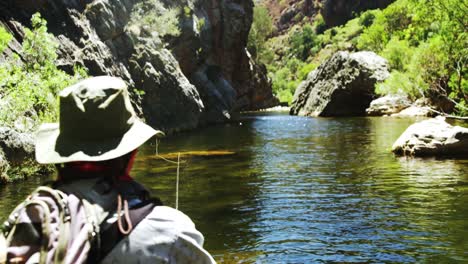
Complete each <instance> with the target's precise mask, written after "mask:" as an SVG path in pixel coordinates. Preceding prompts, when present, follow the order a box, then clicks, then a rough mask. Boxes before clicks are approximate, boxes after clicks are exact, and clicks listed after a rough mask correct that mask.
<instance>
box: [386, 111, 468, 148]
mask: <svg viewBox="0 0 468 264" xmlns="http://www.w3.org/2000/svg"><path fill="white" fill-rule="evenodd" d="M392 151H393V152H394V153H395V154H397V155H406V156H458V155H465V157H466V155H468V128H464V127H460V126H452V125H450V124H448V123H447V122H445V120H444V118H440V117H437V118H432V119H429V120H425V121H421V122H418V123H415V124H413V125H411V126H410V127H408V129H406V131H405V132H404V133H403V134H402V135H401V136H400V137H399V138H398V139H397V141H396V142H395V143H394V144H393V146H392Z"/></svg>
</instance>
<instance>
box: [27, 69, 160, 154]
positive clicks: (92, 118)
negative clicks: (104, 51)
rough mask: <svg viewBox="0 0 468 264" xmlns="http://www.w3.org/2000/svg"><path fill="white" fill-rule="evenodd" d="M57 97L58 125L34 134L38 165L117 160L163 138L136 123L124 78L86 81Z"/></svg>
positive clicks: (66, 89) (141, 124) (103, 78)
mask: <svg viewBox="0 0 468 264" xmlns="http://www.w3.org/2000/svg"><path fill="white" fill-rule="evenodd" d="M59 96H60V120H59V123H53V124H43V125H42V126H41V127H40V128H39V131H38V132H37V134H36V136H37V137H36V160H37V161H38V162H39V163H64V162H72V161H102V160H109V159H114V158H117V157H120V156H122V155H125V154H127V153H129V152H131V151H133V150H134V149H136V148H138V147H139V146H140V145H142V144H143V143H145V142H146V141H147V140H148V139H150V138H151V137H153V136H154V135H159V136H161V135H164V133H163V132H161V131H158V130H154V129H153V128H152V127H150V126H148V125H146V124H145V123H143V122H142V121H140V120H139V119H138V118H137V116H136V114H135V111H134V110H133V107H132V105H131V103H130V97H129V94H128V90H127V86H126V84H125V82H124V81H123V80H122V79H120V78H116V77H109V76H100V77H93V78H88V79H86V80H83V81H81V82H79V83H77V84H75V85H73V86H70V87H68V88H65V89H64V90H63V91H61V92H60V94H59Z"/></svg>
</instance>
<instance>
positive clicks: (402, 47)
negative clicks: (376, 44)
mask: <svg viewBox="0 0 468 264" xmlns="http://www.w3.org/2000/svg"><path fill="white" fill-rule="evenodd" d="M381 55H382V56H383V57H384V58H386V59H387V60H388V62H389V64H390V68H391V69H393V70H397V71H403V70H405V68H406V67H407V65H408V64H409V62H410V61H411V58H412V55H413V49H412V48H411V47H410V46H409V44H408V41H406V40H399V39H398V38H396V37H393V38H392V39H391V40H390V41H389V42H388V44H387V45H386V46H385V48H384V50H383V51H382V52H381Z"/></svg>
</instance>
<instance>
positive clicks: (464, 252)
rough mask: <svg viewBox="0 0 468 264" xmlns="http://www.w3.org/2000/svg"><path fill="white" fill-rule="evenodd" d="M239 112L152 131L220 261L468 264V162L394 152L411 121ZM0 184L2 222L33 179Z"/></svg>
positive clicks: (146, 170) (150, 167)
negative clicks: (190, 127) (220, 121)
mask: <svg viewBox="0 0 468 264" xmlns="http://www.w3.org/2000/svg"><path fill="white" fill-rule="evenodd" d="M414 121H415V120H414V119H397V118H385V117H380V118H336V119H333V118H306V117H296V116H288V115H282V114H277V113H269V114H266V113H263V114H246V115H243V116H241V117H240V118H239V120H238V121H237V122H234V123H231V124H227V125H219V126H213V127H208V128H204V129H200V130H197V131H194V132H187V133H181V134H179V135H177V136H173V137H169V138H167V139H163V140H162V142H160V144H158V153H159V154H161V155H163V156H165V157H166V158H169V159H172V160H175V159H177V157H176V155H175V154H174V153H177V152H179V151H180V152H182V153H184V152H188V151H192V152H193V151H215V152H202V153H196V154H197V155H192V156H182V158H181V161H182V163H181V167H180V183H179V186H180V187H179V188H180V189H179V209H180V210H182V211H183V212H185V213H186V214H188V215H189V216H190V217H192V219H193V220H194V222H195V223H196V225H197V227H198V229H199V230H201V231H202V232H203V233H204V235H205V239H206V242H205V247H206V248H207V249H208V250H209V251H210V252H211V253H212V254H213V255H214V257H215V259H216V260H217V261H218V262H219V263H252V262H257V263H324V262H386V263H388V262H393V263H398V262H399V263H401V262H405V263H409V262H435V263H454V262H467V261H468V221H467V219H468V206H466V205H467V204H468V158H467V159H457V160H455V159H432V158H429V159H418V158H416V159H412V158H409V159H407V158H398V157H395V156H394V155H393V154H392V153H391V151H390V148H391V145H392V144H393V142H394V141H395V140H396V139H397V138H398V136H399V135H400V134H401V133H402V132H403V131H404V130H405V129H406V128H407V127H408V126H409V125H410V124H412V123H413V122H414ZM155 149H156V148H155V143H154V142H151V143H149V144H146V145H145V146H144V147H143V148H142V149H141V150H140V153H139V156H138V159H137V161H136V163H135V168H134V170H133V175H134V177H135V178H136V179H137V180H139V181H141V182H143V183H144V184H145V185H146V186H147V187H148V188H150V189H151V191H152V192H153V194H154V195H157V196H159V197H160V198H161V199H162V200H163V202H165V203H166V204H167V205H171V206H174V205H175V200H176V195H175V193H176V192H175V190H176V170H177V168H176V165H174V164H172V163H168V162H166V161H163V160H162V159H160V158H158V157H156V156H155ZM47 179H48V178H42V179H37V178H36V179H30V180H28V181H26V182H22V183H17V184H12V185H8V186H4V187H2V188H1V189H0V195H1V196H0V197H1V198H2V199H1V201H0V209H1V210H0V217H1V218H2V219H4V218H5V216H6V215H7V213H8V212H9V211H10V210H11V209H12V208H13V207H14V205H15V204H16V203H18V202H19V201H21V200H22V199H23V198H24V197H25V196H26V195H27V193H28V192H30V191H31V190H32V189H33V188H34V186H36V185H37V184H39V183H40V182H43V181H45V180H47Z"/></svg>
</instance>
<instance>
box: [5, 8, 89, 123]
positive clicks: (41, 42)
mask: <svg viewBox="0 0 468 264" xmlns="http://www.w3.org/2000/svg"><path fill="white" fill-rule="evenodd" d="M31 22H32V30H30V29H26V30H25V37H24V40H23V43H22V51H21V53H20V54H19V55H20V56H21V57H22V58H23V60H22V61H21V60H20V59H19V56H16V57H14V58H10V59H9V60H8V61H7V62H6V63H4V64H2V65H0V97H1V98H2V104H3V105H2V107H1V109H0V123H4V124H7V125H12V124H13V123H14V122H15V121H17V120H21V117H23V116H29V117H31V118H33V119H39V120H40V121H55V120H56V118H57V112H58V104H57V99H56V98H57V96H56V95H57V93H58V92H59V91H60V90H62V89H63V88H65V87H66V86H68V85H71V84H73V83H74V82H76V81H77V80H78V79H79V78H82V77H85V76H86V71H85V70H84V69H83V68H80V67H76V68H75V76H70V75H68V74H66V73H65V72H63V71H61V70H59V69H58V68H57V66H56V60H57V54H56V49H57V47H58V43H57V41H56V40H55V38H54V37H53V36H52V35H51V34H49V33H47V23H46V21H45V20H43V19H42V18H41V17H40V15H39V14H35V15H34V16H33V17H32V19H31Z"/></svg>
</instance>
